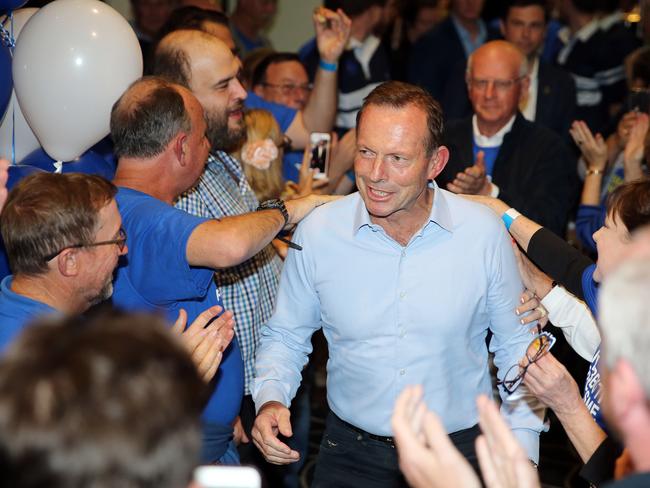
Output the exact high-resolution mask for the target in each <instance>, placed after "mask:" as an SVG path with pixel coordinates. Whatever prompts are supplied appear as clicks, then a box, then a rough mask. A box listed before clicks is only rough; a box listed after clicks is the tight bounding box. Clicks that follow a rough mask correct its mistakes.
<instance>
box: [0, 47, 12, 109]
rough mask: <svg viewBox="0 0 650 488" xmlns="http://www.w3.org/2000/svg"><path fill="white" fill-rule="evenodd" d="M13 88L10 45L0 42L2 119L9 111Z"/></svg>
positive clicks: (0, 101) (0, 105)
mask: <svg viewBox="0 0 650 488" xmlns="http://www.w3.org/2000/svg"><path fill="white" fill-rule="evenodd" d="M13 89H14V82H13V78H12V77H11V51H10V50H9V47H7V46H5V45H4V44H0V119H2V117H3V116H4V114H5V112H6V111H7V107H8V106H9V100H10V99H11V92H12V91H13Z"/></svg>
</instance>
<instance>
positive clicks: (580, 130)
mask: <svg viewBox="0 0 650 488" xmlns="http://www.w3.org/2000/svg"><path fill="white" fill-rule="evenodd" d="M569 132H570V134H571V137H572V138H573V140H574V142H575V143H576V144H577V145H578V147H579V148H580V152H581V153H582V157H583V158H584V159H585V161H586V163H587V166H588V167H589V168H591V169H597V170H600V171H602V170H604V169H605V166H607V143H606V142H605V139H603V136H602V135H600V134H596V135H595V136H594V135H593V134H592V133H591V130H590V129H589V126H588V125H587V124H586V123H585V122H583V121H582V120H574V121H573V124H571V127H570V128H569Z"/></svg>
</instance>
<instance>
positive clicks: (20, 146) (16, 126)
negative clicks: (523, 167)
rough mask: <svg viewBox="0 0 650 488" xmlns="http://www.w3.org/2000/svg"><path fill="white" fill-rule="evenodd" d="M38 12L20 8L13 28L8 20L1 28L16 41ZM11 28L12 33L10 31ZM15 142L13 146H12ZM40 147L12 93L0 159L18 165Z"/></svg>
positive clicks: (0, 133) (1, 129)
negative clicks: (13, 161)
mask: <svg viewBox="0 0 650 488" xmlns="http://www.w3.org/2000/svg"><path fill="white" fill-rule="evenodd" d="M37 11H38V9H37V8H21V9H20V10H14V20H13V26H12V23H11V22H10V21H9V19H7V20H5V22H4V24H3V26H4V28H5V29H7V31H9V32H10V33H12V34H13V37H14V39H18V37H19V35H20V32H21V30H22V28H23V26H24V25H25V23H27V21H28V20H29V18H30V17H31V16H32V15H34V14H35V13H36V12H37ZM12 28H13V31H12ZM14 141H15V146H14ZM39 147H41V145H40V144H39V143H38V139H36V136H35V135H34V133H33V132H32V129H31V128H30V127H29V124H28V123H27V121H26V120H25V117H24V116H23V113H22V111H21V110H20V105H18V100H16V92H15V91H14V92H12V94H11V99H10V100H9V105H8V106H7V111H6V112H5V115H4V117H3V119H2V123H0V158H4V159H8V160H9V161H12V157H14V158H15V162H16V163H18V162H19V161H21V160H22V159H23V158H24V157H25V156H27V155H28V154H29V153H31V152H32V151H34V150H36V149H38V148H39Z"/></svg>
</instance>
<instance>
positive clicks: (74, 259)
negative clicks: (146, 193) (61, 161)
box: [0, 173, 127, 313]
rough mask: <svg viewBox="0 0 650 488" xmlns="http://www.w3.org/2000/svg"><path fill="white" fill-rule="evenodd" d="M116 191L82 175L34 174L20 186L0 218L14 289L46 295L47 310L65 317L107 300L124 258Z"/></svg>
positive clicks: (15, 189) (13, 191)
mask: <svg viewBox="0 0 650 488" xmlns="http://www.w3.org/2000/svg"><path fill="white" fill-rule="evenodd" d="M116 191H117V190H116V188H115V186H114V185H113V184H112V183H110V182H108V181H106V180H105V179H103V178H101V177H99V176H93V175H85V174H80V173H69V174H53V173H37V174H34V175H31V176H28V177H26V178H25V179H24V180H22V181H21V182H20V183H18V184H17V185H16V186H15V187H14V188H13V190H12V191H11V192H10V194H9V197H8V199H7V203H6V206H5V208H4V209H3V211H2V215H1V216H0V228H1V229H2V238H3V240H4V244H5V248H6V252H7V258H8V260H9V265H10V267H11V270H12V273H13V274H14V284H16V283H17V282H20V283H22V286H23V287H24V288H32V289H36V288H37V289H39V290H40V292H43V291H44V289H47V290H48V292H47V293H48V295H49V296H50V300H49V302H50V305H52V306H54V307H55V308H57V309H58V310H61V311H63V312H66V313H81V312H83V311H85V310H86V309H88V308H89V307H90V306H91V305H93V304H95V303H98V302H101V301H103V300H105V299H106V298H108V297H109V296H110V295H111V294H112V291H113V287H112V281H113V271H114V269H115V267H116V266H117V262H118V258H119V256H121V255H122V254H125V253H126V252H127V247H126V236H125V235H124V234H123V231H122V228H121V225H122V219H121V217H120V214H119V212H118V209H117V204H116V203H115V199H114V197H115V194H116ZM30 294H32V295H33V291H32V293H30Z"/></svg>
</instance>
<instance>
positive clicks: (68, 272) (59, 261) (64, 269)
mask: <svg viewBox="0 0 650 488" xmlns="http://www.w3.org/2000/svg"><path fill="white" fill-rule="evenodd" d="M56 266H57V268H58V269H59V273H60V274H61V275H63V276H66V277H72V276H77V275H78V274H79V249H77V248H73V247H69V248H67V249H64V250H63V251H61V252H60V253H59V255H58V256H57V257H56Z"/></svg>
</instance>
